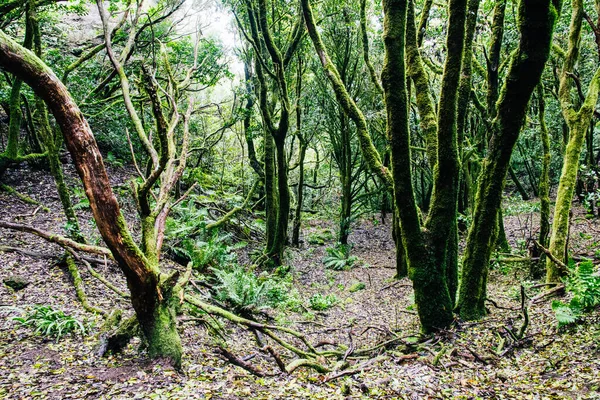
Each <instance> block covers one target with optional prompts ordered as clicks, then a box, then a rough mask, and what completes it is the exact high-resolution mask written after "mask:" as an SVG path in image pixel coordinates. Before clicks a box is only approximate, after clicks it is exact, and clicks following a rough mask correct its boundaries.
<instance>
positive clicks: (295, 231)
mask: <svg viewBox="0 0 600 400" xmlns="http://www.w3.org/2000/svg"><path fill="white" fill-rule="evenodd" d="M307 149H308V143H307V142H306V141H305V140H304V139H302V140H300V150H299V151H300V155H299V159H298V162H299V163H300V164H299V165H298V192H297V194H296V209H295V211H294V226H293V227H292V245H293V246H296V247H297V246H298V245H299V244H300V228H301V227H302V206H303V205H304V174H305V172H304V160H305V159H306V150H307Z"/></svg>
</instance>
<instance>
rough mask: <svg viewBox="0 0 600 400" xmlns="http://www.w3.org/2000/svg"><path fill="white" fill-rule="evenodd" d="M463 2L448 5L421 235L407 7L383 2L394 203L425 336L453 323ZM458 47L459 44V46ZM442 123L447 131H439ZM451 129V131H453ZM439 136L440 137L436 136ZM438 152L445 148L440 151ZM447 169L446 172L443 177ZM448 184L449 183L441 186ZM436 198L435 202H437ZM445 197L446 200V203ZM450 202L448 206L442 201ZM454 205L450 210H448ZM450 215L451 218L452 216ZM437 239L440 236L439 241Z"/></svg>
mask: <svg viewBox="0 0 600 400" xmlns="http://www.w3.org/2000/svg"><path fill="white" fill-rule="evenodd" d="M465 6H466V2H460V1H458V2H451V4H450V10H451V16H450V22H449V26H450V28H449V32H448V45H449V46H450V47H449V51H448V58H447V61H446V69H445V76H444V79H443V84H442V87H443V88H442V96H441V98H442V99H441V100H440V119H439V120H438V137H437V139H438V143H439V146H438V152H437V166H436V168H435V171H436V173H435V174H436V177H435V186H436V190H437V193H436V194H434V198H433V206H432V211H431V213H430V217H429V219H428V221H427V222H426V226H425V230H422V229H421V224H420V221H419V215H418V210H417V207H416V203H415V198H414V191H413V188H412V177H411V168H410V159H411V158H410V133H409V132H410V131H409V128H408V113H409V105H408V97H407V86H406V71H405V59H404V55H405V53H404V49H405V29H406V23H407V4H406V2H403V1H393V0H390V1H384V45H385V51H386V55H385V61H384V67H383V72H382V82H383V87H384V91H385V103H386V109H387V121H388V128H387V129H388V137H389V140H390V145H391V149H392V171H393V176H394V198H395V201H396V207H397V210H398V217H399V220H400V226H401V229H402V240H403V242H404V247H405V249H406V255H407V260H408V273H409V277H410V278H411V280H412V281H413V288H414V293H415V303H416V304H417V308H418V314H419V319H420V321H421V325H422V328H423V330H424V331H426V332H429V331H433V330H435V329H438V328H443V327H446V326H448V325H449V324H450V323H451V322H452V319H453V317H452V300H451V296H450V293H449V291H448V286H447V276H446V269H445V257H446V249H447V248H446V245H447V240H448V235H449V234H450V230H451V223H450V222H451V221H450V220H451V219H453V218H455V213H456V211H455V210H456V196H452V194H451V193H448V190H451V191H452V190H454V192H456V191H455V189H452V187H451V186H452V182H453V180H452V179H453V178H454V179H455V178H456V176H457V174H455V173H453V172H457V171H458V165H457V161H458V160H457V157H456V156H457V154H456V149H457V146H456V136H455V135H456V125H455V123H456V100H455V99H456V91H457V88H458V77H459V75H460V65H461V58H462V41H463V36H464V17H465V8H466V7H465ZM457 41H458V43H457ZM442 122H443V123H449V124H450V125H451V127H450V128H449V129H446V128H444V129H442ZM452 125H453V127H452ZM440 132H442V133H440ZM442 146H446V147H445V148H444V149H443V150H441V148H442ZM442 168H447V169H448V170H447V171H441V169H442ZM444 179H450V182H449V183H447V182H446V183H443V182H442V180H444ZM436 196H437V197H436ZM448 196H450V197H449V198H448ZM446 200H449V201H446ZM452 204H454V208H453V207H452ZM453 210H454V215H451V214H452V211H453ZM438 235H439V236H438Z"/></svg>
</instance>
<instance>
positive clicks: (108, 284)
mask: <svg viewBox="0 0 600 400" xmlns="http://www.w3.org/2000/svg"><path fill="white" fill-rule="evenodd" d="M67 251H68V252H69V253H70V254H71V255H72V256H73V257H74V258H75V259H76V260H77V261H79V262H80V263H82V264H83V265H85V266H86V268H87V270H88V272H89V273H90V275H91V276H93V277H94V278H96V279H98V280H99V281H100V282H101V283H102V284H104V286H106V287H107V288H109V289H110V290H112V291H113V292H115V293H116V294H118V295H119V296H121V297H123V298H124V299H128V298H129V297H131V296H130V295H129V294H128V293H125V292H123V291H122V290H120V289H119V288H118V287H116V286H115V285H113V284H112V283H111V282H109V281H108V280H107V279H106V278H105V277H103V276H102V275H101V274H100V273H98V271H96V270H95V269H94V268H92V266H91V264H90V263H89V262H87V261H86V260H85V259H84V258H82V257H81V256H80V255H79V254H77V253H76V252H75V251H73V250H72V249H69V248H67ZM105 262H106V261H105Z"/></svg>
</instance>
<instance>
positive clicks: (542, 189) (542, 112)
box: [531, 83, 551, 279]
mask: <svg viewBox="0 0 600 400" xmlns="http://www.w3.org/2000/svg"><path fill="white" fill-rule="evenodd" d="M537 94H538V96H537V98H538V117H539V119H540V139H541V142H542V160H541V164H542V171H541V173H540V185H539V197H540V233H539V236H538V242H539V243H540V244H541V245H542V246H544V247H546V248H548V237H549V234H550V157H551V154H550V135H549V133H548V127H547V126H546V102H545V100H544V85H543V84H542V83H540V84H539V85H538V87H537ZM538 255H539V257H540V261H539V262H537V263H532V267H531V275H532V277H534V278H536V279H539V278H541V277H542V275H543V273H544V266H545V261H546V255H545V253H544V252H542V251H539V253H538Z"/></svg>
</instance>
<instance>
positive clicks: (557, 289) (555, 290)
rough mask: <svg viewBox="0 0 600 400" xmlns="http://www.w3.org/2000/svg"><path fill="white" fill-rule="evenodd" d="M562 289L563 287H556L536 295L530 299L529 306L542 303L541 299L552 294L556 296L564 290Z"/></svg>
mask: <svg viewBox="0 0 600 400" xmlns="http://www.w3.org/2000/svg"><path fill="white" fill-rule="evenodd" d="M564 288H565V285H558V286H556V287H554V288H552V289H550V290H546V291H545V292H542V293H540V294H538V295H537V296H535V297H534V298H533V299H531V301H530V302H529V305H533V304H537V303H539V302H540V301H542V300H543V299H545V298H546V297H549V296H552V295H554V294H558V293H559V292H561V291H562V290H564Z"/></svg>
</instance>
